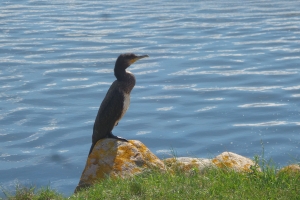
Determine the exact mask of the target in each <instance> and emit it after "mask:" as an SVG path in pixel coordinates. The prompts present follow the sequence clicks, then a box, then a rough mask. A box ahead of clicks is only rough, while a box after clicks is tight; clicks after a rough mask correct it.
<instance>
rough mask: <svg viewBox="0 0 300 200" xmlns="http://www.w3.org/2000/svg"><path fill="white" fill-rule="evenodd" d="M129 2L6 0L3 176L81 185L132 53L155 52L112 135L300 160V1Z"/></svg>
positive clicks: (1, 39) (0, 19)
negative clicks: (124, 60)
mask: <svg viewBox="0 0 300 200" xmlns="http://www.w3.org/2000/svg"><path fill="white" fill-rule="evenodd" d="M17 2H18V3H17ZM122 2H123V1H83V0H81V1H80V0H77V1H75V0H70V1H57V0H53V1H46V0H39V1H38V0H31V1H16V2H15V1H1V3H0V6H1V9H0V102H1V104H0V185H1V186H4V187H5V188H9V189H10V188H13V187H14V186H15V185H16V182H21V183H25V184H34V185H37V186H41V185H43V186H46V185H50V186H51V187H52V188H55V189H56V190H57V191H58V192H61V193H63V194H64V195H66V196H67V195H70V194H71V193H72V192H73V190H74V188H75V187H76V185H77V183H78V181H79V178H80V175H81V172H82V170H83V168H84V165H85V161H86V158H87V154H88V151H89V148H90V144H91V135H92V126H93V122H94V119H95V117H96V114H97V111H98V108H99V105H100V103H101V101H102V99H103V97H104V95H105V94H106V91H107V89H108V87H109V86H110V84H111V83H112V82H113V81H114V80H115V77H114V75H113V67H114V63H115V60H116V58H117V56H118V55H119V54H120V53H125V52H134V53H136V54H139V55H141V54H148V55H149V56H150V57H149V58H147V59H143V60H140V61H138V62H136V63H135V64H133V65H132V66H131V67H130V68H129V69H130V71H131V72H132V73H134V74H135V76H136V79H137V84H136V86H135V88H134V89H133V91H132V93H131V105H130V108H129V110H128V112H127V113H126V115H125V116H124V118H123V119H122V120H121V122H120V123H119V125H118V126H117V127H116V128H115V129H114V131H113V132H114V134H116V135H120V136H122V137H125V138H127V139H136V140H140V141H142V142H143V143H144V144H146V145H147V146H148V147H149V148H150V150H151V151H153V152H154V153H155V154H156V155H158V156H159V157H160V158H164V157H169V156H170V155H169V154H170V150H171V149H174V150H175V151H176V153H177V156H194V157H212V156H215V155H217V154H219V153H221V152H223V151H232V152H236V153H238V154H241V155H244V156H248V157H251V158H252V157H253V156H254V155H257V154H258V155H262V153H261V152H262V150H263V149H264V151H265V156H266V158H272V159H273V160H274V161H275V163H276V164H278V165H280V166H282V165H286V164H288V163H289V162H299V160H300V158H299V154H300V149H299V146H300V127H299V126H300V116H299V115H300V106H299V98H300V82H299V80H300V76H299V74H300V65H299V60H300V11H299V8H300V2H299V1H271V0H270V1H246V2H243V3H237V2H236V1H201V2H183V1H182V2H181V1H179V2H175V3H174V2H167V1H126V3H125V2H123V3H122ZM1 195H2V194H1Z"/></svg>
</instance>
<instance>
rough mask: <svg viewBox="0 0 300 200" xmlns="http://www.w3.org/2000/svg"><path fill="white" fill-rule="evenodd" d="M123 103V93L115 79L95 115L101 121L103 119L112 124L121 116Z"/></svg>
mask: <svg viewBox="0 0 300 200" xmlns="http://www.w3.org/2000/svg"><path fill="white" fill-rule="evenodd" d="M123 103H124V94H123V92H122V91H121V90H120V89H119V87H118V83H117V82H116V81H115V82H114V83H113V84H112V85H111V86H110V88H109V90H108V92H107V94H106V96H105V98H104V99H103V101H102V103H101V105H100V108H99V111H98V116H97V117H99V120H101V121H102V120H104V121H105V122H106V123H109V122H112V123H113V124H114V123H115V122H116V121H117V120H118V119H119V118H120V117H121V116H122V111H123ZM100 118H101V119H100Z"/></svg>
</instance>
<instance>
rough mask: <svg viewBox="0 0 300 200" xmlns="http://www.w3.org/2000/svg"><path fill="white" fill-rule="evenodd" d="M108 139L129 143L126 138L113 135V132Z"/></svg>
mask: <svg viewBox="0 0 300 200" xmlns="http://www.w3.org/2000/svg"><path fill="white" fill-rule="evenodd" d="M107 137H108V138H114V139H117V140H121V141H124V142H128V140H126V139H125V138H122V137H119V136H116V135H113V134H112V132H110V134H108V135H107Z"/></svg>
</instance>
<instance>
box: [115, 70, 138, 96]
mask: <svg viewBox="0 0 300 200" xmlns="http://www.w3.org/2000/svg"><path fill="white" fill-rule="evenodd" d="M115 76H116V78H117V80H118V81H119V82H121V83H122V85H123V86H124V91H125V92H127V93H130V92H131V90H132V89H133V87H134V85H135V77H134V75H133V74H132V73H131V72H129V71H126V70H125V69H117V70H116V69H115Z"/></svg>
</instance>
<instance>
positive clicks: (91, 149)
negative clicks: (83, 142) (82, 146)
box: [89, 144, 95, 155]
mask: <svg viewBox="0 0 300 200" xmlns="http://www.w3.org/2000/svg"><path fill="white" fill-rule="evenodd" d="M94 146H95V144H92V146H91V148H90V152H89V155H90V154H91V153H92V151H93V148H94Z"/></svg>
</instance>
